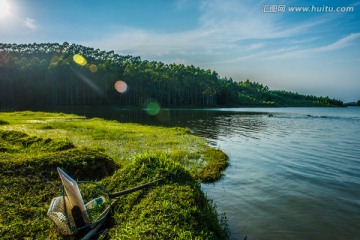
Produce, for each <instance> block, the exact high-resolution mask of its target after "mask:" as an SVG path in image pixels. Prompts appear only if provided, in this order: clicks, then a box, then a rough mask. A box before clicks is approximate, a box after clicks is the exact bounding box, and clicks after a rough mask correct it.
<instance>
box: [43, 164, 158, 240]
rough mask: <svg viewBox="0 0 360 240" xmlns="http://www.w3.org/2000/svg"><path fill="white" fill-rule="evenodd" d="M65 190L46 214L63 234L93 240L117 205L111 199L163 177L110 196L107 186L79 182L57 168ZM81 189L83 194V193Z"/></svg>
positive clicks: (144, 186)
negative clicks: (112, 208)
mask: <svg viewBox="0 0 360 240" xmlns="http://www.w3.org/2000/svg"><path fill="white" fill-rule="evenodd" d="M57 171H58V174H59V176H60V179H61V182H62V185H63V191H62V196H59V197H55V198H53V199H52V200H51V203H50V206H49V209H48V212H47V215H48V216H49V217H50V219H51V220H52V221H53V222H54V223H55V225H56V227H57V228H58V230H59V232H60V233H61V234H62V235H74V234H77V233H79V232H83V231H84V232H85V230H87V231H88V232H87V233H86V234H85V235H84V236H83V238H82V239H84V240H86V239H91V238H92V237H93V236H94V235H95V234H96V233H97V232H98V231H99V230H100V229H101V227H102V225H103V224H104V223H105V220H106V217H107V216H108V214H109V212H110V210H111V207H112V206H113V205H114V204H115V203H116V200H114V201H112V199H114V198H116V197H119V196H122V195H126V194H129V193H132V192H135V191H138V190H141V189H144V188H148V187H150V186H153V185H155V184H158V183H160V182H162V181H164V179H165V178H160V179H157V180H155V181H152V182H149V183H145V184H143V185H140V186H137V187H134V188H131V189H127V190H124V191H121V192H116V193H109V192H108V191H107V190H106V189H105V188H104V187H102V186H100V185H98V184H96V183H93V182H80V181H79V182H76V181H75V180H74V179H72V178H71V177H70V176H69V175H68V174H67V173H65V172H64V171H63V170H62V169H60V168H57ZM80 189H81V191H80Z"/></svg>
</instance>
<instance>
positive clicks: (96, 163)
mask: <svg viewBox="0 0 360 240" xmlns="http://www.w3.org/2000/svg"><path fill="white" fill-rule="evenodd" d="M0 122H1V124H0V182H1V186H2V187H1V188H0V235H1V236H2V238H4V239H19V238H26V237H28V238H31V239H35V238H36V239H49V238H51V239H53V238H61V236H60V235H59V233H58V232H57V231H56V228H55V226H54V224H52V222H51V221H50V220H49V219H48V217H47V216H46V211H47V209H48V207H49V204H50V201H51V199H52V198H53V197H56V196H58V195H59V194H60V190H59V188H60V181H59V179H58V176H57V172H56V167H61V168H62V169H64V170H65V171H66V172H68V173H69V174H70V175H72V176H73V177H75V179H79V180H92V181H98V182H99V183H100V184H102V185H103V186H105V187H106V188H108V189H109V190H110V191H111V192H114V191H121V190H124V189H127V188H131V187H134V186H137V185H139V184H142V183H145V182H149V181H152V180H155V179H157V178H159V177H162V176H164V175H166V176H168V178H167V180H166V182H165V183H163V184H161V185H158V186H155V187H152V188H151V189H148V190H143V191H139V192H135V193H132V194H129V195H126V196H122V197H120V198H119V202H118V204H117V205H116V207H115V209H114V210H113V217H112V219H111V221H110V223H109V227H111V228H110V229H111V230H110V233H109V235H110V237H111V238H114V239H118V238H120V239H226V237H227V235H226V233H225V231H224V229H223V227H222V226H221V225H220V224H219V222H218V216H217V214H216V210H215V209H214V207H213V205H212V204H211V203H210V201H209V200H208V199H207V198H206V196H204V194H203V192H202V191H201V189H200V186H199V183H198V181H199V180H200V181H214V180H216V179H218V178H219V177H221V171H222V170H223V169H224V168H225V167H226V166H227V156H226V155H225V154H224V153H222V152H221V151H220V150H218V149H213V148H211V147H209V146H208V145H207V144H206V141H205V140H204V139H202V138H199V137H196V136H193V135H191V134H190V133H189V130H187V129H183V128H162V127H149V126H142V125H138V124H125V123H121V124H120V123H118V122H115V121H105V120H103V119H86V118H84V117H80V116H77V115H69V114H61V113H60V114H59V113H42V112H13V113H0ZM24 229H26V231H24Z"/></svg>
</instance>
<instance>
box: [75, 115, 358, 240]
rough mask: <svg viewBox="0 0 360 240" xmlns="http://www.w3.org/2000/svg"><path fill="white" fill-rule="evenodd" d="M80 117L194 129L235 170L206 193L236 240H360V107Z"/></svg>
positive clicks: (230, 168)
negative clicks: (218, 149)
mask: <svg viewBox="0 0 360 240" xmlns="http://www.w3.org/2000/svg"><path fill="white" fill-rule="evenodd" d="M73 112H74V113H77V114H81V115H86V116H88V117H103V118H106V119H113V120H118V121H119V122H136V123H141V124H148V125H162V126H182V127H188V128H190V129H191V130H192V131H193V132H194V133H195V134H198V135H200V136H203V137H205V138H207V139H208V140H209V142H210V143H211V144H212V145H214V146H217V147H220V148H221V149H222V150H223V151H224V152H226V153H227V154H228V155H229V158H230V166H229V167H228V168H227V169H226V172H225V174H226V175H225V176H224V177H223V178H222V179H221V180H220V181H218V182H216V183H215V184H203V185H202V188H203V189H204V190H205V192H206V193H207V194H208V196H209V197H210V198H212V199H214V202H215V203H216V205H217V206H218V210H219V211H220V212H226V214H227V217H228V220H229V226H230V229H231V232H232V238H233V239H242V238H243V236H244V235H247V236H248V239H250V240H252V239H307V240H309V239H310V240H311V239H314V240H315V239H347V240H349V239H359V238H360V225H359V223H360V175H359V173H360V147H359V146H360V108H334V109H332V108H331V109H330V108H285V109H279V108H274V109H231V110H229V109H214V110H176V111H169V110H161V111H160V113H159V114H158V115H156V116H150V115H148V114H146V112H145V111H138V110H121V109H117V108H111V109H90V108H89V109H82V110H81V111H78V110H77V111H73ZM269 113H271V114H272V116H273V117H269Z"/></svg>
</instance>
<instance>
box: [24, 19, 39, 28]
mask: <svg viewBox="0 0 360 240" xmlns="http://www.w3.org/2000/svg"><path fill="white" fill-rule="evenodd" d="M24 25H25V27H27V28H28V29H30V30H36V29H37V25H36V24H35V19H33V18H26V20H25V21H24Z"/></svg>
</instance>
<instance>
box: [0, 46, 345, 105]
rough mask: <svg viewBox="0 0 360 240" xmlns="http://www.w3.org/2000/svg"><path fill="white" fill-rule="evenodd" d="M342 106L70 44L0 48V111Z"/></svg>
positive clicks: (208, 72) (192, 68)
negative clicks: (149, 106)
mask: <svg viewBox="0 0 360 240" xmlns="http://www.w3.org/2000/svg"><path fill="white" fill-rule="evenodd" d="M149 102H156V103H157V104H159V105H161V106H162V107H183V106H186V107H191V106H196V107H216V106H221V107H241V106H275V107H276V106H342V105H343V103H342V102H341V101H338V100H335V99H330V98H329V97H315V96H305V95H301V94H298V93H292V92H287V91H274V90H270V89H269V88H268V87H267V86H263V85H262V84H260V83H255V82H251V81H249V80H246V81H234V80H233V79H231V78H230V79H227V78H226V77H225V78H221V77H220V76H219V75H218V73H216V72H215V71H212V70H205V69H201V68H199V67H196V66H193V65H190V66H185V65H183V64H164V63H162V62H155V61H147V60H141V58H140V57H132V56H121V55H118V54H115V53H114V52H113V51H110V52H106V51H101V50H99V49H93V48H89V47H84V46H81V45H76V44H71V45H70V44H69V43H66V42H65V43H63V44H58V43H43V44H35V43H34V44H0V107H2V108H15V109H20V108H22V109H23V108H31V107H41V106H84V105H87V106H88V105H91V106H94V105H116V106H136V107H144V106H146V105H147V104H148V103H149Z"/></svg>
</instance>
